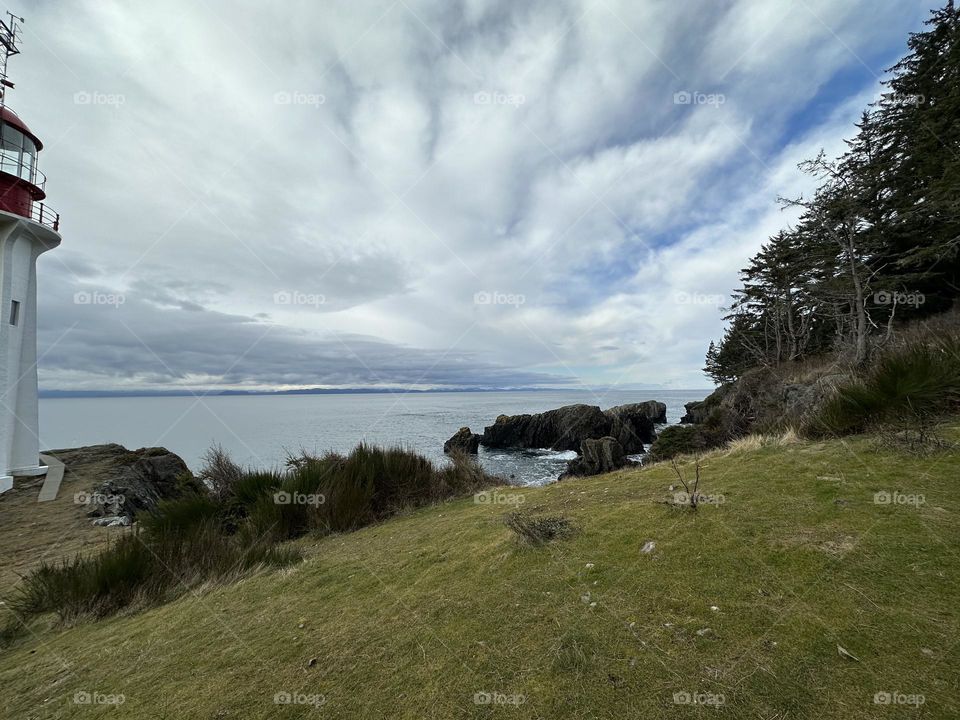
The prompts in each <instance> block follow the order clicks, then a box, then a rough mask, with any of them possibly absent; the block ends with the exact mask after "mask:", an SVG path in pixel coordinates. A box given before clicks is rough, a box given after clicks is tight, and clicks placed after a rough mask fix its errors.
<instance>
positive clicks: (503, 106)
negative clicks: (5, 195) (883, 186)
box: [8, 0, 932, 390]
mask: <svg viewBox="0 0 960 720" xmlns="http://www.w3.org/2000/svg"><path fill="white" fill-rule="evenodd" d="M931 7H932V5H931V4H930V2H929V0H925V1H923V2H918V1H916V0H844V2H836V1H835V0H797V1H796V2H793V1H790V0H720V1H718V0H701V1H699V2H693V1H685V2H677V1H676V0H669V1H668V0H663V1H661V0H569V1H564V0H544V1H543V2H536V1H529V2H528V1H524V0H503V1H499V2H497V1H487V0H461V1H459V2H454V1H451V0H435V1H430V0H398V1H396V2H392V1H391V0H361V1H360V2H358V1H357V0H350V2H335V1H331V0H328V1H321V2H317V1H316V0H311V1H306V2H284V3H256V4H254V3H252V2H243V3H237V2H214V1H208V0H199V1H198V0H190V1H189V2H178V1H176V0H173V1H171V2H163V3H156V2H145V1H142V0H136V1H133V2H131V1H130V0H124V1H123V2H110V1H109V0H89V1H87V2H82V1H81V2H76V1H71V2H56V1H49V2H44V3H39V4H37V5H33V4H29V5H28V4H27V3H20V4H19V5H18V4H17V3H14V5H13V7H12V9H14V10H15V11H17V12H20V13H21V14H24V15H26V23H25V26H24V39H23V44H22V51H23V54H22V55H20V56H18V57H15V58H13V59H12V60H11V63H10V68H9V69H10V73H11V76H12V79H13V80H14V81H15V82H16V84H17V88H16V90H14V91H12V92H10V93H9V95H8V103H9V105H10V106H11V107H12V108H14V109H15V110H16V111H17V112H18V113H19V114H20V115H21V117H22V118H23V119H24V120H25V121H26V122H27V124H28V125H29V126H30V127H31V129H32V130H33V131H34V132H35V133H36V134H37V135H39V136H40V137H41V139H43V141H44V143H45V148H44V150H43V152H42V153H41V156H40V167H41V169H42V170H44V171H45V172H46V174H47V176H48V186H47V190H48V202H49V204H50V205H51V206H52V207H53V208H55V209H56V210H58V211H59V212H60V213H61V216H62V224H61V232H62V235H63V244H62V245H61V246H60V248H58V249H57V250H54V251H52V252H49V253H47V254H45V255H44V256H42V257H41V259H40V262H39V277H40V280H39V283H40V290H39V293H40V317H39V327H40V335H39V338H40V340H39V343H40V348H39V350H40V354H41V360H40V384H41V387H42V388H44V389H48V390H50V389H125V390H129V389H135V388H151V389H157V388H167V389H176V388H204V389H206V388H221V387H248V388H270V387H302V386H348V387H360V386H412V387H459V386H491V387H512V386H531V385H537V384H542V385H555V386H570V387H580V386H581V385H583V384H585V385H591V386H605V385H619V386H624V387H631V386H636V385H638V384H663V385H667V386H672V387H705V386H706V385H707V384H708V382H707V380H706V379H705V378H704V377H703V375H702V373H701V371H700V368H701V367H702V365H703V354H704V351H705V349H706V345H707V343H708V342H709V341H710V340H711V339H718V338H719V337H720V335H721V332H722V321H721V318H722V315H723V313H722V310H721V307H722V306H723V305H724V304H725V303H726V302H727V300H728V297H729V293H730V291H731V289H732V288H733V287H734V286H735V284H736V282H737V271H738V269H739V268H741V267H743V266H744V265H745V263H746V259H747V258H748V257H749V256H750V255H751V254H752V253H754V252H755V251H756V250H757V249H758V247H759V245H760V243H761V242H763V241H764V240H765V239H766V237H767V236H768V235H770V234H772V233H774V232H775V231H776V230H777V229H779V228H780V227H781V226H783V225H784V224H786V223H789V222H790V219H791V218H790V216H789V215H786V214H784V213H783V212H781V210H780V209H779V208H778V207H777V205H776V203H775V199H776V197H777V196H778V195H796V194H799V193H801V192H803V191H805V190H806V191H809V188H810V183H809V181H808V179H806V178H804V177H803V176H802V175H801V174H800V173H799V172H798V171H797V170H796V167H795V166H796V164H797V162H799V161H800V160H802V159H804V158H807V157H811V156H813V155H814V154H815V153H816V152H817V150H818V149H819V148H820V147H825V148H826V149H827V150H828V152H832V153H836V152H839V151H840V150H841V149H842V139H843V138H844V137H849V136H850V135H851V134H852V132H853V122H854V121H855V120H856V119H857V117H858V115H859V113H860V112H861V110H862V109H863V107H864V106H865V105H866V103H868V102H870V101H871V100H872V99H873V98H875V97H876V95H877V93H878V90H879V86H878V80H879V78H880V77H882V76H883V71H884V69H885V68H887V67H889V66H890V65H891V64H892V63H893V62H894V61H895V60H896V59H897V58H898V57H900V56H901V55H902V54H903V52H904V50H905V42H906V37H907V34H908V32H910V31H912V30H918V29H919V28H920V27H921V23H922V21H923V20H924V19H925V17H926V16H927V14H928V10H929V9H930V8H931Z"/></svg>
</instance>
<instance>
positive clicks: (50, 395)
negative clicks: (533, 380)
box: [39, 386, 716, 400]
mask: <svg viewBox="0 0 960 720" xmlns="http://www.w3.org/2000/svg"><path fill="white" fill-rule="evenodd" d="M715 389H716V388H713V387H709V388H665V387H662V386H651V387H648V388H645V387H640V388H586V389H585V388H543V387H521V388H455V389H454V388H451V389H445V388H434V389H428V390H414V389H408V388H305V389H301V390H197V391H190V390H154V391H151V390H41V391H40V393H39V395H40V399H48V400H59V399H71V398H128V397H248V396H253V395H411V394H417V395H428V394H444V395H448V394H451V393H504V392H510V393H513V392H517V393H530V392H582V393H601V392H609V391H611V390H617V391H619V392H650V393H657V392H694V391H696V392H701V391H702V392H705V393H707V394H709V393H711V392H713V391H714V390H715ZM654 399H656V398H654Z"/></svg>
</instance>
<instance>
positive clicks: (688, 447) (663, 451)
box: [647, 425, 707, 462]
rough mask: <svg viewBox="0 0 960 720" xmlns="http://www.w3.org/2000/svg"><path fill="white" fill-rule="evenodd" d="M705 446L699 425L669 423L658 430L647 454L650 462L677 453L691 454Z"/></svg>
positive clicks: (671, 456)
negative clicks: (658, 432)
mask: <svg viewBox="0 0 960 720" xmlns="http://www.w3.org/2000/svg"><path fill="white" fill-rule="evenodd" d="M706 446H707V441H706V438H705V436H704V433H703V430H702V429H701V428H700V426H699V425H670V426H669V427H665V428H664V429H663V430H661V431H660V434H659V435H658V436H657V439H656V440H654V442H653V445H651V446H650V451H649V453H648V454H647V457H648V459H649V460H650V461H651V462H662V461H663V460H670V459H672V458H675V457H677V456H678V455H693V454H695V453H698V452H702V451H703V450H704V449H705V448H706Z"/></svg>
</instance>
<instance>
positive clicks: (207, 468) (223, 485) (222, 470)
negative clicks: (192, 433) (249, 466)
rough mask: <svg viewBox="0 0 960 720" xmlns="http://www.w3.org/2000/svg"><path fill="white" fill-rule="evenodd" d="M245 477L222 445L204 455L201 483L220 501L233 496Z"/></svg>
mask: <svg viewBox="0 0 960 720" xmlns="http://www.w3.org/2000/svg"><path fill="white" fill-rule="evenodd" d="M242 475H243V468H241V467H240V466H239V465H237V464H236V463H235V462H234V461H233V460H232V459H231V458H230V456H229V455H228V454H227V451H226V450H224V449H223V447H221V446H220V445H214V446H213V447H211V448H210V449H209V450H207V452H206V453H204V455H203V468H201V470H200V472H199V473H198V478H199V479H200V481H201V482H202V483H203V484H204V485H206V487H207V488H209V490H210V492H212V493H213V495H214V497H216V498H217V499H218V500H226V499H227V498H229V497H231V496H232V495H233V488H234V486H235V485H236V484H237V482H238V481H239V480H240V478H241V477H242Z"/></svg>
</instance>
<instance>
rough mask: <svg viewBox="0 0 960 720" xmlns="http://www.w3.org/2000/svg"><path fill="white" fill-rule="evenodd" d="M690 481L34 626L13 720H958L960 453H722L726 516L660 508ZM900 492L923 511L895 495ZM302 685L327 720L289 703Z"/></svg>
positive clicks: (714, 478)
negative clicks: (90, 696)
mask: <svg viewBox="0 0 960 720" xmlns="http://www.w3.org/2000/svg"><path fill="white" fill-rule="evenodd" d="M943 434H944V435H945V436H947V437H950V438H951V439H953V440H954V441H956V440H957V439H960V429H958V428H956V427H949V428H946V429H944V430H943ZM683 469H684V470H685V471H687V470H689V468H686V467H685V468H683ZM675 482H676V477H675V475H674V473H673V471H672V469H671V468H670V467H669V466H654V467H650V468H647V469H643V470H629V471H624V472H621V473H615V474H611V475H606V476H599V477H594V478H583V479H577V480H569V481H563V482H559V483H556V484H553V485H550V486H548V487H544V488H537V489H522V490H520V489H516V488H514V489H511V490H510V493H522V494H523V498H524V502H523V505H522V509H523V510H524V511H525V512H529V513H532V514H534V515H537V516H547V515H552V516H563V517H566V518H569V519H570V521H571V522H572V523H573V524H574V525H575V526H576V528H577V532H576V533H575V534H573V535H571V536H570V537H568V538H566V539H561V540H556V541H554V542H551V543H549V544H546V545H543V546H540V547H531V546H528V545H524V544H522V543H520V542H518V540H517V538H516V536H515V535H514V534H513V533H512V532H511V531H510V530H509V529H508V528H507V527H506V526H505V525H504V516H505V515H506V514H507V513H509V512H510V511H512V510H515V509H516V506H515V505H495V504H489V503H475V502H474V501H473V500H472V499H470V498H468V499H465V500H458V501H454V502H447V503H444V504H441V505H438V506H431V507H422V508H420V509H417V510H412V511H407V512H405V513H404V514H402V515H400V516H398V517H395V518H393V519H391V520H388V521H385V522H382V523H379V524H376V525H373V526H369V527H365V528H362V529H360V530H357V531H355V532H352V533H349V534H344V535H333V536H329V537H326V538H323V539H319V540H317V539H312V538H309V537H308V538H302V539H300V540H297V541H295V542H294V543H292V546H294V547H297V548H300V549H302V550H303V551H304V553H305V555H306V559H305V561H304V562H302V563H300V564H297V565H294V566H291V567H289V568H285V569H282V570H277V571H271V572H266V573H261V574H257V575H255V576H253V577H248V578H244V579H242V580H240V581H239V582H237V583H234V584H230V585H224V586H212V587H204V588H201V589H199V590H197V591H196V592H193V593H190V594H188V595H184V596H183V597H181V598H179V599H178V600H176V601H174V602H171V603H169V604H167V605H163V606H161V607H156V608H153V609H149V610H147V611H144V612H140V613H137V614H132V615H127V616H116V617H111V618H108V619H105V620H102V621H99V622H95V623H83V624H78V625H76V626H74V627H69V628H56V627H50V628H41V627H37V628H35V631H36V634H35V635H31V636H27V637H24V638H22V639H21V640H20V641H19V643H18V644H17V645H16V646H14V647H12V648H11V649H8V650H5V651H0V683H2V686H3V688H4V692H3V693H2V699H0V716H2V717H4V718H6V717H10V718H37V719H41V718H87V717H101V716H102V717H110V718H137V719H138V720H143V719H158V720H159V719H166V718H169V719H171V720H173V719H175V718H176V719H179V718H198V719H201V720H203V719H208V718H209V719H212V718H264V719H266V718H270V719H273V718H280V719H283V718H315V717H330V718H370V717H374V718H376V717H383V718H418V719H420V718H423V719H428V718H436V719H438V720H439V719H441V718H442V719H444V720H445V719H447V718H497V717H513V718H743V719H746V718H750V719H751V720H752V719H754V718H764V719H768V720H772V719H773V718H776V719H777V720H785V719H786V718H789V720H797V719H801V718H811V719H813V718H844V719H845V720H861V719H866V718H887V717H889V718H901V717H917V718H953V717H960V693H958V681H957V678H958V677H960V649H958V646H957V643H958V640H960V612H958V608H957V603H958V598H960V561H958V549H960V548H958V543H960V541H958V538H960V520H958V518H960V492H958V482H960V453H958V452H955V451H951V452H947V453H943V454H939V455H935V456H931V457H927V458H923V459H918V458H915V457H906V456H903V455H899V454H896V453H894V452H892V451H889V450H887V449H884V448H883V447H880V446H878V445H877V443H876V441H875V440H874V439H873V438H869V437H854V438H848V439H845V440H841V441H834V440H831V441H825V442H820V443H810V442H800V443H797V444H791V445H785V446H776V445H774V444H771V445H768V446H763V447H760V448H759V449H756V450H750V449H747V450H740V451H738V452H736V453H733V454H727V453H725V452H724V451H720V452H716V453H713V454H710V455H707V456H706V457H705V458H704V460H703V472H702V482H701V487H700V490H701V491H702V492H704V493H707V494H711V495H716V496H720V495H722V496H723V501H722V502H719V503H717V504H712V505H709V506H703V507H701V508H700V509H699V510H697V511H695V512H694V511H690V510H688V509H678V508H675V507H672V506H670V505H669V504H666V503H664V501H667V500H669V499H670V498H671V496H672V493H671V491H670V489H669V486H670V485H671V484H673V483H675ZM883 491H886V492H893V491H896V492H899V493H902V494H904V495H918V494H922V495H924V497H925V503H923V504H921V505H919V506H912V505H902V504H886V505H884V504H876V503H875V502H874V494H875V493H878V492H883ZM648 541H653V542H654V543H655V547H654V549H653V550H652V551H651V552H649V553H643V552H641V548H642V547H643V546H644V544H645V543H647V542H648ZM711 606H715V607H716V608H718V609H716V610H713V609H711ZM707 628H709V629H710V631H709V632H701V633H700V634H698V632H697V631H698V630H699V631H703V630H705V629H707ZM838 645H840V646H842V647H844V648H845V649H846V650H847V651H849V652H850V653H851V654H853V655H855V656H856V657H857V658H859V661H854V660H851V659H848V658H844V657H842V656H841V655H840V654H839V653H838V651H837V646H838ZM311 660H315V662H313V663H311ZM78 692H85V693H101V694H103V695H110V694H113V695H119V694H122V695H124V696H125V702H124V703H123V704H122V705H119V706H92V705H78V704H75V703H74V700H73V699H74V696H75V694H76V693H78ZM283 692H289V693H296V692H299V693H302V694H303V695H304V696H315V697H314V699H319V696H321V695H322V696H323V698H324V699H325V704H324V705H323V706H322V707H321V708H314V707H313V706H308V705H276V704H275V703H274V696H275V695H276V694H277V693H283ZM478 692H488V693H493V692H496V693H501V694H502V695H503V696H506V697H508V698H509V697H511V696H512V697H513V698H514V699H516V698H517V697H518V696H521V695H522V696H523V697H524V702H523V704H521V705H519V706H514V705H502V706H500V705H477V704H475V703H474V696H475V694H476V693H478ZM682 692H689V693H714V694H722V695H723V696H724V699H725V704H724V705H723V706H721V707H719V708H711V707H704V706H693V705H676V704H674V702H673V696H674V694H675V693H682ZM878 692H899V693H904V694H922V695H924V696H925V703H924V705H923V707H922V708H921V709H920V710H919V711H915V710H911V709H907V708H903V707H891V706H883V705H875V704H874V703H873V698H874V695H875V694H876V693H878Z"/></svg>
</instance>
